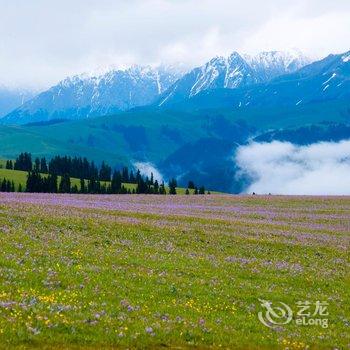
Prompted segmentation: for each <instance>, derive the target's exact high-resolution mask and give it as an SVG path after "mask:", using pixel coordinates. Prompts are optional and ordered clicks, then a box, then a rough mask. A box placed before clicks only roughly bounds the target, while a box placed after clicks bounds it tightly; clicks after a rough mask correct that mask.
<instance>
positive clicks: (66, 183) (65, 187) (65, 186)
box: [58, 174, 71, 193]
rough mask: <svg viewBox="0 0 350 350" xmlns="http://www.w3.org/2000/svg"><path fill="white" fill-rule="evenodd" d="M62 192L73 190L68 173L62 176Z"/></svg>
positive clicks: (60, 188)
mask: <svg viewBox="0 0 350 350" xmlns="http://www.w3.org/2000/svg"><path fill="white" fill-rule="evenodd" d="M58 191H59V192H60V193H70V191H71V181H70V176H69V175H68V174H64V175H63V176H61V181H60V184H59V187H58Z"/></svg>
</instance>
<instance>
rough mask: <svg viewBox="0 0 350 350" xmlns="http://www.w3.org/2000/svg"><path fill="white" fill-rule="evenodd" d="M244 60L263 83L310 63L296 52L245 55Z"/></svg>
mask: <svg viewBox="0 0 350 350" xmlns="http://www.w3.org/2000/svg"><path fill="white" fill-rule="evenodd" d="M244 58H245V59H246V61H247V62H248V64H249V65H250V66H251V67H252V69H253V70H254V72H255V74H256V75H257V76H258V77H259V79H260V80H261V81H263V82H266V81H269V80H271V79H273V78H275V77H277V76H280V75H284V74H288V73H293V72H296V71H297V70H299V69H300V68H302V67H304V66H306V65H308V64H309V63H311V60H310V59H309V58H307V57H306V56H304V55H303V54H302V53H301V52H300V51H298V50H289V51H269V52H266V51H265V52H261V53H259V54H257V55H255V56H248V55H245V56H244Z"/></svg>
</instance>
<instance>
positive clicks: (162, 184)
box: [159, 181, 166, 194]
mask: <svg viewBox="0 0 350 350" xmlns="http://www.w3.org/2000/svg"><path fill="white" fill-rule="evenodd" d="M159 194H166V189H165V185H164V181H163V182H162V183H161V185H160V186H159Z"/></svg>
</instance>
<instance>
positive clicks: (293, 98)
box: [172, 51, 350, 121]
mask: <svg viewBox="0 0 350 350" xmlns="http://www.w3.org/2000/svg"><path fill="white" fill-rule="evenodd" d="M348 101H350V51H349V52H347V53H343V54H338V55H329V56H328V57H326V58H324V59H322V60H320V61H316V62H313V63H311V64H308V65H307V66H305V67H303V68H301V69H299V70H297V71H296V72H294V73H290V74H284V75H279V76H278V77H276V78H274V79H271V80H269V81H267V82H265V83H261V84H253V85H248V86H244V87H241V88H238V89H214V90H210V89H209V90H204V91H202V92H201V93H198V94H197V95H195V96H193V97H192V98H188V99H182V100H180V101H179V102H177V101H176V103H175V105H172V107H173V108H175V109H176V110H181V109H182V108H184V109H186V110H198V109H215V108H220V109H223V108H230V109H232V110H234V109H236V110H241V111H242V110H243V109H245V108H258V109H259V111H260V112H261V113H262V114H263V113H264V111H266V110H267V109H269V108H275V109H277V110H283V108H285V107H288V108H289V107H290V108H294V109H302V108H304V107H306V106H308V107H309V108H311V110H310V113H311V114H312V113H315V114H320V111H321V110H322V107H320V106H321V105H322V103H329V102H333V103H334V105H335V106H338V107H339V106H343V111H342V112H341V115H342V117H343V118H344V121H347V120H348V118H349V111H350V109H349V107H348V104H349V102H348ZM312 106H315V107H312ZM338 107H337V108H338ZM313 108H315V109H313ZM337 114H339V112H335V111H332V110H330V111H329V115H328V116H327V117H329V118H331V117H332V118H336V115H337Z"/></svg>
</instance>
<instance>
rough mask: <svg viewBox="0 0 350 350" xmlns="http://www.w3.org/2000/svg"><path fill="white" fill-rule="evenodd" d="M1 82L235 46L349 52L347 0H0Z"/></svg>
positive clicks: (49, 80) (40, 79) (39, 81)
mask: <svg viewBox="0 0 350 350" xmlns="http://www.w3.org/2000/svg"><path fill="white" fill-rule="evenodd" d="M0 6H1V11H0V77H1V78H0V79H1V80H0V85H1V84H6V85H9V84H10V85H22V86H23V85H37V86H42V87H47V86H48V85H51V84H54V83H56V82H57V81H58V80H60V79H63V78H64V77H65V76H67V75H72V74H78V73H82V72H85V71H91V70H95V69H98V68H100V67H101V66H110V65H112V66H125V65H130V64H134V63H140V64H156V63H160V61H162V62H165V63H169V64H171V63H174V62H177V61H181V62H182V63H185V64H186V65H187V66H188V67H192V66H195V65H199V64H202V63H203V62H205V61H206V60H208V59H209V58H211V57H213V56H215V55H228V54H229V53H230V52H232V51H233V50H238V51H241V52H246V53H254V52H257V51H260V50H266V49H285V48H290V47H297V48H298V47H299V48H301V49H304V50H305V51H306V53H308V54H312V55H314V54H315V55H317V56H323V55H326V54H328V53H329V52H341V51H347V50H348V49H349V47H348V45H349V44H348V33H349V31H350V21H349V20H348V19H349V17H350V2H349V1H348V0H337V1H336V2H334V1H329V0H294V1H290V0H279V1H276V0H265V1H261V0H246V1H244V2H242V1H240V0H216V1H213V0H129V1H125V0H74V1H71V0H52V1H47V0H30V1H28V0H0Z"/></svg>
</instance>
